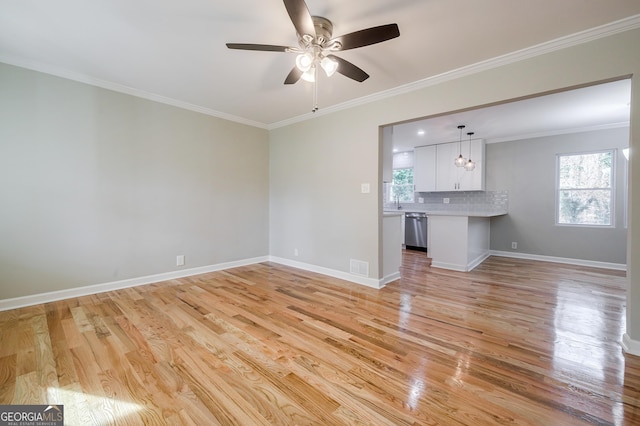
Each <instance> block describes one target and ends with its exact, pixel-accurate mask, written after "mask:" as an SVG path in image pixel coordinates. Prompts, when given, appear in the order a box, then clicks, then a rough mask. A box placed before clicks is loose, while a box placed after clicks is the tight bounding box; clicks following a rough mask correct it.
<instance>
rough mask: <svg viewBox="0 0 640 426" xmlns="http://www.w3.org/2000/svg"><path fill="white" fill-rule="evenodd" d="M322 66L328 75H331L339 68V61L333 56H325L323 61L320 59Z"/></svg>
mask: <svg viewBox="0 0 640 426" xmlns="http://www.w3.org/2000/svg"><path fill="white" fill-rule="evenodd" d="M320 66H321V67H322V69H323V70H324V72H325V73H326V74H327V77H331V76H332V75H333V74H335V72H336V71H337V69H338V62H336V61H334V60H333V59H331V58H327V57H324V58H322V61H320Z"/></svg>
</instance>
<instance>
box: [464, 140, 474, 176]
mask: <svg viewBox="0 0 640 426" xmlns="http://www.w3.org/2000/svg"><path fill="white" fill-rule="evenodd" d="M467 135H469V161H467V163H466V164H465V165H464V169H465V170H466V171H468V172H470V171H472V170H473V169H475V168H476V163H474V162H473V161H471V136H473V132H469V133H467Z"/></svg>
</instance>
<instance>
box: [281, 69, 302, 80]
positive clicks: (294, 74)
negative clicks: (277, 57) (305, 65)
mask: <svg viewBox="0 0 640 426" xmlns="http://www.w3.org/2000/svg"><path fill="white" fill-rule="evenodd" d="M300 77H302V71H300V70H299V69H298V67H293V69H292V70H291V72H290V73H289V75H287V78H285V79H284V84H294V83H297V82H298V80H300Z"/></svg>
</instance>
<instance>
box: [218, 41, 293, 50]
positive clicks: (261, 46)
mask: <svg viewBox="0 0 640 426" xmlns="http://www.w3.org/2000/svg"><path fill="white" fill-rule="evenodd" d="M227 47H228V48H229V49H239V50H261V51H264V52H289V51H290V49H293V48H292V47H287V46H274V45H272V44H250V43H227Z"/></svg>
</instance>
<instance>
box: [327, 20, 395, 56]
mask: <svg viewBox="0 0 640 426" xmlns="http://www.w3.org/2000/svg"><path fill="white" fill-rule="evenodd" d="M398 36H400V29H399V28H398V24H387V25H380V26H379V27H371V28H367V29H364V30H360V31H356V32H353V33H349V34H345V35H342V36H339V37H336V38H334V39H333V40H331V41H332V42H334V41H337V42H340V44H342V49H340V50H349V49H355V48H357V47H363V46H369V45H371V44H376V43H381V42H383V41H387V40H391V39H392V38H396V37H398Z"/></svg>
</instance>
